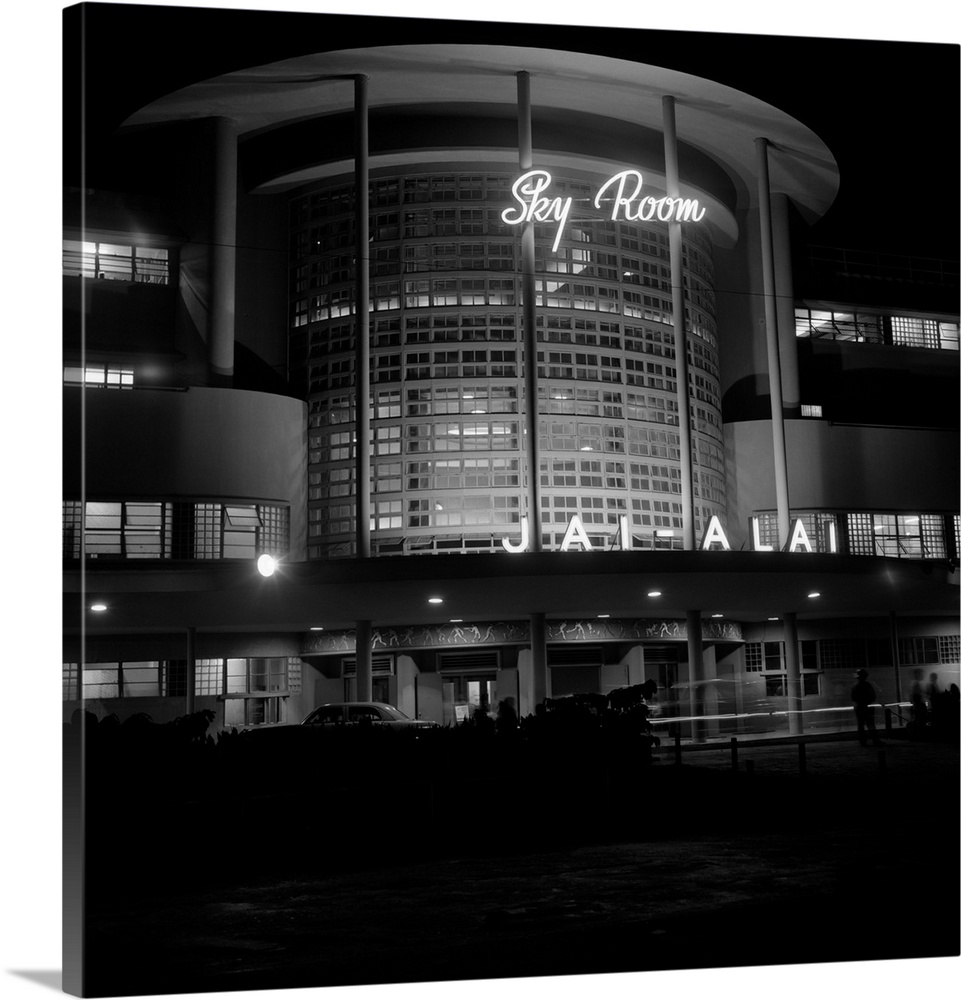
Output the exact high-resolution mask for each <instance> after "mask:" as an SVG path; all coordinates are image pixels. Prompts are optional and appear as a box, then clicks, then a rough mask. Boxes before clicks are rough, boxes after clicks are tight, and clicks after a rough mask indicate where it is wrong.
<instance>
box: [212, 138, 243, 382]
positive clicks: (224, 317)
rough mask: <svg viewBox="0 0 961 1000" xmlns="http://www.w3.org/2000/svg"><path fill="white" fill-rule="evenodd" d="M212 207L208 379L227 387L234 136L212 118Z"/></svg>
mask: <svg viewBox="0 0 961 1000" xmlns="http://www.w3.org/2000/svg"><path fill="white" fill-rule="evenodd" d="M213 129H214V136H213V142H214V192H213V194H214V203H213V212H212V223H211V241H210V343H209V345H208V346H209V357H210V375H211V380H212V381H213V382H214V384H220V385H229V384H230V383H231V381H232V380H233V376H234V327H235V319H236V291H237V289H236V285H237V134H236V129H235V126H234V123H233V122H232V121H230V120H229V119H227V118H215V119H214V120H213Z"/></svg>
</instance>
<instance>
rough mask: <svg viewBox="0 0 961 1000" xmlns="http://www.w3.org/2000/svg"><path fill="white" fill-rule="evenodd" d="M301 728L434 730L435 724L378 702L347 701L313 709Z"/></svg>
mask: <svg viewBox="0 0 961 1000" xmlns="http://www.w3.org/2000/svg"><path fill="white" fill-rule="evenodd" d="M301 725H302V726H351V725H353V726H357V725H372V726H378V727H380V726H383V727H386V728H388V729H436V728H437V723H436V722H428V721H427V720H426V719H409V718H408V717H407V716H406V715H404V713H403V712H401V711H400V710H399V709H396V708H394V706H393V705H385V704H384V703H383V702H380V701H348V702H341V703H336V704H330V705H321V706H320V708H315V709H314V710H313V711H312V712H311V713H310V715H308V716H307V718H306V719H304V721H303V722H302V723H301Z"/></svg>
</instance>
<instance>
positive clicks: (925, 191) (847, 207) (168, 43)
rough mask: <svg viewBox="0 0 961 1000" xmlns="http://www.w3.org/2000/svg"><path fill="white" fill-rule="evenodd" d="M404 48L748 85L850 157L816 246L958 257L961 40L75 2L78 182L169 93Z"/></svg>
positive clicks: (73, 99)
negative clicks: (594, 63)
mask: <svg viewBox="0 0 961 1000" xmlns="http://www.w3.org/2000/svg"><path fill="white" fill-rule="evenodd" d="M81 10H82V11H83V15H82V16H83V18H84V25H83V27H84V30H83V32H82V33H81V32H80V30H79V28H80V21H79V11H81ZM81 39H82V41H81ZM403 41H411V42H413V41H420V42H433V43H443V42H458V43H464V42H471V43H474V44H478V45H483V44H512V45H534V46H539V47H552V48H572V49H580V50H583V51H589V52H595V53H598V54H604V55H609V56H613V57H615V58H620V59H629V60H636V61H638V62H648V63H653V64H657V65H662V66H665V67H668V68H670V69H675V70H679V71H682V72H687V73H692V74H695V75H698V76H702V77H707V78H709V79H712V80H716V81H717V82H719V83H722V84H725V85H727V86H730V87H734V88H736V89H738V90H743V91H745V92H747V93H750V94H753V95H754V96H756V97H758V98H760V99H761V100H764V101H767V102H768V103H770V104H773V105H775V106H776V107H778V108H780V109H781V110H783V111H786V112H787V113H788V114H790V115H792V116H794V117H795V118H797V119H798V120H800V121H802V122H803V123H804V124H806V125H807V126H808V127H809V128H811V129H812V130H813V131H814V132H815V133H816V134H817V135H818V136H819V137H820V138H821V139H822V140H823V141H824V142H825V143H826V144H827V145H828V147H829V148H830V149H831V150H832V152H833V153H834V155H835V158H836V159H837V162H838V166H839V169H840V175H841V189H840V193H839V196H838V199H837V201H836V202H835V204H834V205H833V206H832V208H831V209H830V210H829V212H828V213H827V215H826V216H825V217H824V219H823V220H821V221H820V222H819V223H817V224H816V226H815V227H814V229H813V230H812V232H811V234H810V239H811V242H815V243H824V244H826V245H832V246H844V247H851V248H858V249H868V250H880V251H884V252H892V253H902V254H903V253H910V254H912V255H914V256H931V257H942V258H949V259H954V260H956V259H957V258H958V257H959V213H961V207H959V205H961V203H959V190H961V168H959V135H961V125H959V123H961V106H959V92H961V60H959V53H961V47H959V46H958V45H956V44H953V43H945V44H932V43H916V42H896V41H867V40H864V41H858V40H849V39H837V38H809V37H792V36H782V35H748V34H725V35H717V34H707V33H700V32H694V31H684V32H677V31H661V30H656V31H646V30H639V29H626V30H624V29H615V28H611V27H604V28H601V27H585V26H568V25H555V24H551V25H536V24H530V25H526V24H510V25H508V26H505V25H503V24H498V23H497V22H487V21H466V20H465V21H451V20H433V19H424V18H396V19H395V18H385V17H377V16H363V15H361V16H356V17H353V16H344V15H333V14H321V13H297V12H281V11H256V10H231V9H224V8H190V7H183V8H181V7H159V6H158V7H151V6H140V5H125V4H110V3H108V4H97V3H94V4H84V5H81V6H80V7H77V8H68V10H67V11H65V26H64V178H65V182H66V183H67V184H75V183H78V180H79V173H78V165H79V163H80V157H79V144H80V140H81V135H83V137H84V138H85V140H86V143H87V150H88V156H89V161H88V163H89V166H90V172H89V174H88V177H87V186H90V187H93V186H96V179H97V170H96V164H97V153H98V150H99V149H101V148H102V147H103V143H104V140H105V138H106V137H107V136H109V135H110V134H111V133H112V132H113V131H114V130H115V129H116V128H117V127H118V126H119V125H120V123H121V122H123V120H124V119H125V118H127V117H128V116H129V115H130V114H132V113H133V112H135V111H136V110H137V109H138V108H140V107H142V106H143V105H144V104H146V103H148V102H150V101H152V100H154V99H156V98H158V97H160V96H161V95H163V94H165V93H168V92H170V91H171V90H175V89H178V88H180V87H184V86H187V85H189V84H190V83H193V82H196V81H199V80H203V79H206V78H209V77H213V76H217V75H219V74H222V73H227V72H230V71H233V70H238V69H243V68H246V67H249V66H254V65H260V64H264V63H269V62H273V61H276V60H280V59H286V58H291V57H293V56H296V55H302V54H307V53H311V52H320V51H325V50H327V49H332V48H342V47H345V46H347V47H352V46H360V45H365V46H366V45H370V46H374V45H381V44H398V43H401V42H403ZM81 58H83V59H84V60H85V62H84V63H83V64H82V63H81ZM82 66H85V73H86V75H85V77H84V75H83V70H82ZM81 79H84V81H85V84H86V86H85V90H84V91H83V93H85V94H86V101H85V102H84V98H83V96H82V92H81V88H80V86H79V81H80V80H81ZM81 122H83V125H81Z"/></svg>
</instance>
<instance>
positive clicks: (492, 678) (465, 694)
mask: <svg viewBox="0 0 961 1000" xmlns="http://www.w3.org/2000/svg"><path fill="white" fill-rule="evenodd" d="M443 696H444V718H443V724H444V725H445V726H448V725H450V726H455V725H457V724H458V723H461V722H467V721H469V720H470V719H472V718H473V716H474V713H475V712H477V711H484V712H487V713H488V714H491V715H492V714H493V713H494V712H495V711H496V708H497V675H496V674H495V673H493V672H491V673H483V674H453V675H447V676H445V677H444V680H443Z"/></svg>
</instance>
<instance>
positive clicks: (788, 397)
mask: <svg viewBox="0 0 961 1000" xmlns="http://www.w3.org/2000/svg"><path fill="white" fill-rule="evenodd" d="M789 208H790V201H789V199H788V196H787V195H786V194H772V195H771V246H772V253H773V255H774V287H775V288H776V289H777V303H776V305H775V310H776V313H777V340H778V347H779V352H778V358H779V363H780V366H781V403H782V405H783V406H784V414H785V416H787V417H789V418H790V417H799V416H800V415H801V385H800V375H799V373H798V353H797V335H796V334H795V332H794V331H795V320H794V271H793V268H792V266H791V220H790V216H789Z"/></svg>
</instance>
